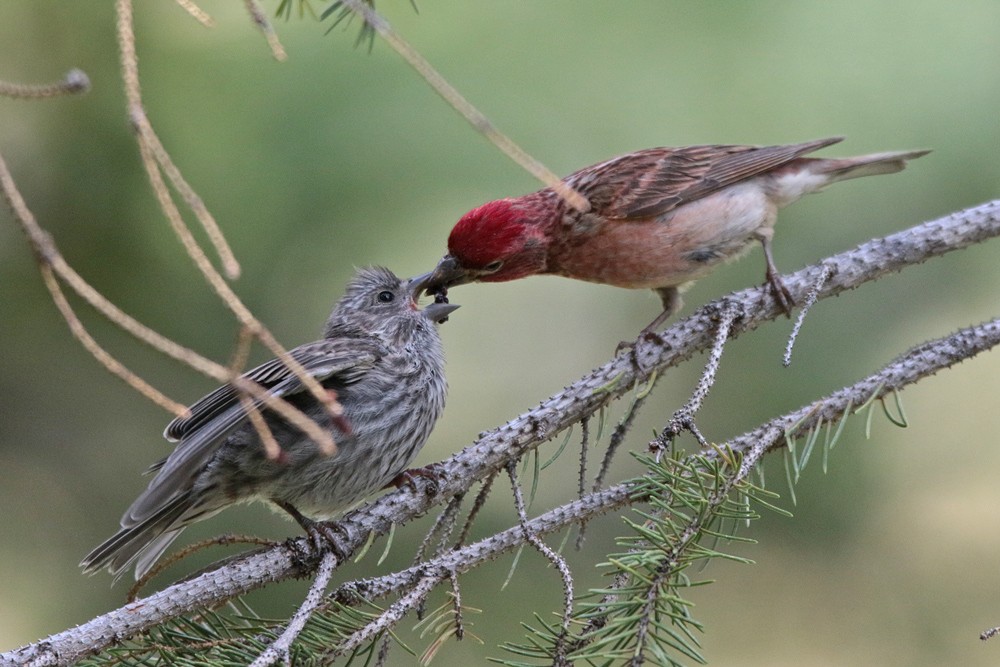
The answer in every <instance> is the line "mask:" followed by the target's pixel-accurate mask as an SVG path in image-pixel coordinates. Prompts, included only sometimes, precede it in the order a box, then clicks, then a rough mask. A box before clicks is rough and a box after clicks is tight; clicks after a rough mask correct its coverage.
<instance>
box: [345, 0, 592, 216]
mask: <svg viewBox="0 0 1000 667" xmlns="http://www.w3.org/2000/svg"><path fill="white" fill-rule="evenodd" d="M342 4H343V5H344V6H345V7H348V8H349V9H350V10H351V11H353V12H354V13H355V14H357V15H359V16H361V17H362V18H363V19H364V21H365V23H366V24H367V25H369V26H371V28H372V29H373V30H375V32H377V33H378V34H379V36H380V37H381V38H382V39H384V40H385V41H386V43H387V44H389V46H391V47H392V48H393V49H394V50H395V51H396V53H398V54H399V55H401V56H402V57H403V59H404V60H405V61H406V62H407V64H409V65H410V67H412V68H413V69H414V70H416V72H417V74H419V75H420V76H421V77H422V78H423V79H424V81H426V82H427V84H428V85H429V86H430V87H431V88H433V89H434V92H436V93H437V94H438V95H440V96H441V97H442V98H443V99H444V100H445V101H446V102H447V103H448V104H450V105H451V107H452V108H453V109H455V111H457V112H458V113H460V114H461V115H462V117H463V118H465V120H467V121H468V122H469V124H470V125H472V127H474V128H475V129H476V131H478V132H480V133H481V134H483V136H485V137H486V138H487V139H489V140H490V141H491V142H492V143H493V145H494V146H496V147H497V148H499V149H500V150H501V151H503V153H504V154H505V155H506V156H507V157H509V158H510V159H511V160H513V161H514V162H516V163H517V164H518V165H519V166H520V167H521V168H522V169H524V170H525V171H527V172H528V173H529V174H531V175H532V176H534V177H535V178H537V179H538V180H540V181H541V182H542V183H544V184H545V185H546V186H547V187H549V188H552V190H554V191H555V192H556V194H558V195H559V196H560V197H562V198H563V199H564V200H565V201H566V203H567V204H569V205H570V206H572V207H573V208H575V209H576V210H578V211H580V212H582V213H586V212H587V211H589V210H590V202H589V201H588V200H587V198H586V197H584V196H583V195H581V194H580V193H579V192H577V191H576V190H574V189H573V188H571V187H570V186H568V185H566V184H565V183H564V182H563V181H562V179H560V178H559V177H558V176H556V175H555V174H554V173H553V172H552V171H551V170H550V169H549V168H548V167H546V166H545V165H543V164H542V163H541V162H539V161H538V160H536V159H535V158H533V157H532V156H531V155H529V154H528V152H527V151H525V150H524V149H523V148H521V147H520V146H518V145H517V144H516V143H514V141H513V140H512V139H511V138H510V137H508V136H507V135H506V134H504V133H503V132H501V131H500V130H498V129H497V128H496V126H495V125H493V123H492V122H490V119H489V118H487V117H486V116H485V115H484V114H483V112H481V111H480V110H479V109H477V108H476V107H475V106H473V105H472V103H471V102H469V101H468V100H467V99H465V97H463V96H462V94H461V93H460V92H458V90H456V89H455V87H454V86H452V85H451V84H450V83H448V81H447V80H445V78H444V77H443V76H441V74H440V73H438V71H437V70H436V69H434V67H433V66H432V65H431V64H430V63H429V62H427V59H426V58H424V57H423V56H422V55H420V53H419V52H418V51H417V50H416V49H414V48H413V47H412V46H410V44H409V43H408V42H407V41H406V40H404V39H403V38H402V37H400V36H399V33H397V32H396V31H395V30H393V29H392V26H390V25H389V22H388V21H386V20H385V18H384V17H383V16H382V15H381V14H379V13H378V12H377V11H375V8H374V7H372V6H370V5H369V4H367V3H365V2H361V0H343V2H342Z"/></svg>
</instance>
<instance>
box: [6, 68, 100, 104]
mask: <svg viewBox="0 0 1000 667" xmlns="http://www.w3.org/2000/svg"><path fill="white" fill-rule="evenodd" d="M88 90H90V79H89V78H88V77H87V74H86V73H85V72H84V71H83V70H79V69H75V68H74V69H71V70H70V71H68V72H66V76H64V77H63V79H62V81H56V82H55V83H43V84H40V85H37V84H36V85H32V84H25V83H11V82H10V81H0V97H11V98H14V99H43V98H46V97H58V96H60V95H78V94H80V93H85V92H87V91H88Z"/></svg>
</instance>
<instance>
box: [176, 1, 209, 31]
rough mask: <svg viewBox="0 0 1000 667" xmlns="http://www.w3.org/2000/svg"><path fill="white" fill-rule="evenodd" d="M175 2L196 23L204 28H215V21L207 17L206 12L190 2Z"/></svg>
mask: <svg viewBox="0 0 1000 667" xmlns="http://www.w3.org/2000/svg"><path fill="white" fill-rule="evenodd" d="M175 2H176V3H177V4H178V5H180V6H181V8H182V9H183V10H184V11H186V12H187V13H188V14H190V15H191V16H192V17H193V18H194V20H195V21H197V22H198V23H200V24H202V25H203V26H205V27H206V28H214V27H215V20H214V19H213V18H212V17H211V16H209V15H208V12H206V11H205V10H204V9H202V8H201V7H199V6H198V5H196V4H195V3H194V2H193V1H192V0H175Z"/></svg>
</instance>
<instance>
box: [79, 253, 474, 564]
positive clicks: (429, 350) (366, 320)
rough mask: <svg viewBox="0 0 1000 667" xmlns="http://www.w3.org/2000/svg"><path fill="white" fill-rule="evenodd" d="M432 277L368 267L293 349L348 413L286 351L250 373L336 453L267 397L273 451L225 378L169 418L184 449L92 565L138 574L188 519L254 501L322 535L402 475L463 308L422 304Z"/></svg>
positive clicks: (437, 405)
mask: <svg viewBox="0 0 1000 667" xmlns="http://www.w3.org/2000/svg"><path fill="white" fill-rule="evenodd" d="M426 277H427V276H422V277H418V278H414V279H411V280H409V281H401V280H400V279H399V278H397V277H396V276H395V275H394V274H393V273H392V272H391V271H389V270H388V269H384V268H379V267H374V268H368V269H361V270H360V271H359V272H358V273H357V275H356V276H355V277H354V278H353V279H352V280H351V282H350V283H349V284H348V286H347V290H346V293H345V294H344V296H343V298H341V299H340V301H339V302H338V303H337V305H336V307H335V308H334V309H333V313H332V314H331V315H330V318H329V319H328V320H327V323H326V327H325V328H324V331H323V339H322V340H319V341H316V342H314V343H307V344H305V345H301V346H299V347H297V348H295V349H294V350H291V352H290V354H291V355H292V357H293V358H294V359H295V360H296V361H298V362H299V363H300V364H302V366H303V367H304V368H305V370H306V371H307V372H308V373H309V374H310V375H312V376H313V377H315V378H316V379H317V380H319V382H320V384H321V385H322V386H323V387H324V388H326V389H328V390H332V391H334V392H336V397H337V400H338V401H339V402H340V404H341V405H342V406H343V418H342V419H335V418H333V417H331V415H330V414H329V413H328V412H327V411H326V409H325V408H324V407H323V406H322V405H321V404H320V403H319V402H318V401H317V400H316V399H315V397H313V395H312V394H311V393H310V392H309V391H307V390H305V389H304V387H303V385H302V383H301V381H300V380H299V379H298V378H297V377H296V376H295V375H294V374H293V373H291V372H290V371H289V370H288V369H287V368H286V367H285V366H284V364H282V363H281V362H280V361H278V360H277V359H274V360H271V361H269V362H267V363H265V364H262V365H261V366H258V367H257V368H255V369H253V370H251V371H249V372H247V373H246V374H244V377H246V378H248V379H250V380H253V381H255V382H257V383H258V384H260V385H261V386H263V387H264V388H266V389H267V391H268V392H269V393H270V394H271V395H273V396H279V397H281V398H283V399H284V400H286V401H288V402H289V403H291V404H292V405H294V406H295V407H297V408H298V409H299V410H302V411H303V412H304V413H305V414H306V415H308V416H309V417H311V418H312V419H313V420H315V421H316V422H317V423H318V424H320V425H321V426H322V427H323V428H325V429H328V430H330V432H331V433H332V435H333V437H334V440H335V441H336V443H337V451H336V453H335V454H333V455H326V454H324V453H323V452H322V451H321V450H320V449H319V448H318V447H317V445H316V444H315V443H314V442H312V441H311V440H309V439H308V438H307V437H306V436H305V435H304V434H303V433H302V432H301V431H300V430H298V429H297V428H296V427H294V426H292V425H290V424H288V423H287V422H286V421H284V420H283V419H281V418H280V417H278V416H277V415H276V414H274V413H273V412H271V411H269V410H267V409H266V408H263V407H261V408H260V409H261V413H262V414H263V416H264V419H265V420H266V423H267V425H268V427H269V429H270V431H271V433H272V434H273V435H274V437H275V439H276V440H277V442H278V443H279V444H280V445H281V448H282V452H283V453H282V456H281V457H280V459H279V460H271V459H269V458H268V457H267V455H266V453H265V451H264V447H263V445H262V443H261V440H260V436H259V435H258V433H257V430H256V429H255V428H254V426H253V424H251V423H250V421H249V419H248V417H247V413H246V411H245V409H244V407H243V405H242V404H241V402H240V395H239V393H238V392H237V391H236V390H235V389H234V388H233V387H232V386H231V385H225V386H223V387H220V388H218V389H216V390H215V391H213V392H212V393H210V394H208V395H207V396H205V397H204V398H202V399H201V400H199V401H198V402H196V403H195V404H193V405H192V406H191V408H190V415H189V416H187V417H185V418H178V419H175V420H173V421H172V422H170V424H169V425H167V428H166V431H165V432H164V435H165V437H166V438H167V439H169V440H172V441H177V442H178V444H177V447H176V448H175V449H174V451H173V453H172V454H170V456H168V457H167V458H166V459H164V460H163V461H161V462H159V463H157V464H155V465H153V466H152V467H151V468H150V472H155V473H156V476H155V477H154V478H153V480H152V481H151V482H150V483H149V486H148V487H147V488H146V490H145V491H144V492H143V493H142V494H141V495H140V496H139V497H138V498H137V499H136V500H135V502H133V503H132V506H131V507H129V508H128V510H127V511H126V512H125V514H124V516H122V519H121V530H119V531H118V532H117V533H116V534H115V535H113V536H112V537H111V538H109V539H108V540H107V541H105V542H104V543H103V544H101V545H100V546H98V547H97V548H95V549H94V550H93V551H91V552H90V553H89V554H88V555H87V557H86V558H84V559H83V562H82V563H80V565H81V567H82V568H83V569H84V571H85V572H96V571H97V570H100V569H103V568H107V569H108V570H110V571H111V572H112V573H113V574H114V575H116V577H117V576H120V575H121V573H122V572H123V571H124V570H126V569H127V568H128V567H129V566H130V565H132V564H133V563H134V564H135V576H136V578H137V579H138V578H139V577H141V576H142V575H143V574H144V573H146V572H147V571H148V570H149V569H150V568H151V567H152V566H153V564H154V563H155V562H156V560H157V559H158V558H159V557H160V555H161V554H162V553H163V552H164V550H166V548H167V547H168V546H169V545H170V543H171V542H173V540H174V539H175V538H176V537H177V536H178V535H179V534H180V532H181V531H182V530H184V528H185V527H186V526H188V525H190V524H192V523H194V522H196V521H201V520H202V519H206V518H208V517H210V516H212V515H214V514H216V513H217V512H220V511H221V510H223V509H225V508H226V507H229V506H230V505H233V504H234V503H239V502H244V501H249V500H256V499H259V500H266V501H270V502H272V503H274V504H275V505H277V506H278V507H281V508H282V509H284V510H286V511H287V512H288V513H289V514H291V515H292V516H293V517H294V518H295V519H296V520H297V521H298V522H299V523H300V524H301V525H302V527H303V528H304V529H305V530H306V532H307V533H309V534H310V535H311V536H313V537H314V539H315V538H317V536H318V533H317V532H316V531H317V528H316V526H315V524H314V522H313V519H327V518H330V517H332V516H334V515H336V514H337V513H338V511H340V510H343V509H345V508H347V507H349V506H350V505H352V504H354V503H355V502H357V501H358V500H360V499H362V498H364V497H365V496H367V495H368V494H370V493H372V492H374V491H377V490H379V489H381V488H383V487H385V486H386V485H387V484H389V483H390V482H392V481H393V480H394V479H395V478H396V477H397V475H399V474H400V473H402V472H403V471H404V470H405V469H406V467H407V466H408V465H409V463H410V462H411V461H412V460H413V458H414V457H415V456H416V455H417V452H419V451H420V449H421V447H423V445H424V443H425V442H426V441H427V438H428V437H429V436H430V433H431V430H432V429H433V427H434V423H435V422H436V421H437V419H438V417H439V416H440V415H441V412H442V410H443V409H444V401H445V393H446V390H447V384H446V382H445V375H444V355H443V353H442V350H441V339H440V337H439V335H438V332H437V327H436V326H435V324H436V323H438V322H441V321H443V320H444V319H445V318H446V317H447V316H448V314H449V313H450V312H452V311H453V310H455V309H456V308H457V307H458V306H456V305H452V304H448V303H433V304H430V305H428V306H426V307H425V308H424V309H423V310H422V311H421V310H418V309H417V305H416V300H417V297H418V296H419V294H420V291H421V290H422V288H423V287H424V281H425V280H426ZM256 405H258V406H260V405H261V403H260V401H257V402H256ZM306 517H309V518H306Z"/></svg>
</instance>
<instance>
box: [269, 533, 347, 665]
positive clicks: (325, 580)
mask: <svg viewBox="0 0 1000 667" xmlns="http://www.w3.org/2000/svg"><path fill="white" fill-rule="evenodd" d="M336 567H337V557H336V556H335V555H334V554H333V552H332V551H327V552H326V553H324V554H323V559H322V560H321V561H320V563H319V568H318V569H317V571H316V578H315V579H314V580H313V583H312V586H310V587H309V592H308V593H307V594H306V598H305V600H303V601H302V604H301V605H300V606H299V609H298V611H296V612H295V615H294V616H292V618H291V620H290V621H289V622H288V625H287V626H285V630H284V631H283V632H282V633H281V634H280V635H279V636H278V638H277V639H275V640H274V642H273V643H272V644H271V645H270V646H268V647H267V649H266V650H265V651H264V652H263V653H261V654H260V655H259V656H257V659H256V660H254V661H253V662H252V663H250V667H269V666H270V665H273V664H275V663H278V662H280V663H282V664H285V665H289V664H291V651H292V642H294V641H295V640H296V639H297V638H298V636H299V635H300V634H302V630H303V629H304V628H305V626H306V623H307V622H308V621H309V619H310V618H311V617H312V615H313V613H314V612H315V611H316V610H317V609H318V608H319V606H320V603H322V601H323V593H324V591H326V587H327V586H329V585H330V579H331V578H332V577H333V571H334V569H335V568H336Z"/></svg>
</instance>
